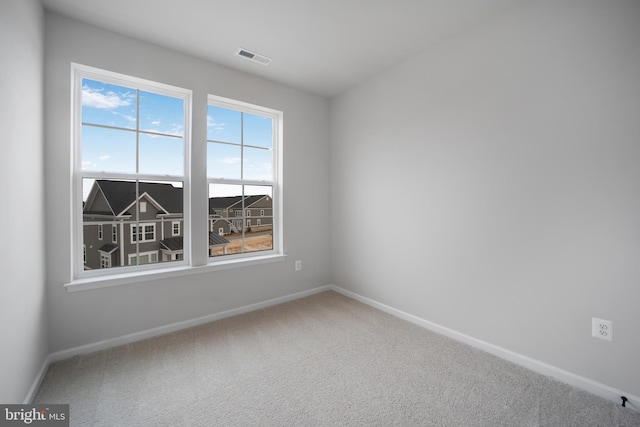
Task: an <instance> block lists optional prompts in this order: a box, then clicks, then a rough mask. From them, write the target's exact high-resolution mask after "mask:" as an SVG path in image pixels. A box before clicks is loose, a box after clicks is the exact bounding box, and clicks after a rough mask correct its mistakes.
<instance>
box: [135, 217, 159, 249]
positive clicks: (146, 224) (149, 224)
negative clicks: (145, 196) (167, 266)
mask: <svg viewBox="0 0 640 427" xmlns="http://www.w3.org/2000/svg"><path fill="white" fill-rule="evenodd" d="M146 227H153V239H147V238H146V237H147V230H146ZM139 228H142V239H141V240H134V239H133V238H134V236H136V234H137V235H138V236H140V231H139V230H138V229H139ZM134 230H135V231H134ZM129 235H130V238H131V241H130V243H131V244H132V245H135V244H136V243H150V242H155V241H157V240H158V234H157V231H156V223H155V222H149V221H145V222H138V223H136V224H129Z"/></svg>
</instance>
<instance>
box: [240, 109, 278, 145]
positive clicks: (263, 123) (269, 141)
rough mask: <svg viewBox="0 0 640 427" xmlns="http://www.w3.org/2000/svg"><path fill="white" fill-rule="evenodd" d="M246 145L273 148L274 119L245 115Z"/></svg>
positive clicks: (244, 135) (244, 136)
mask: <svg viewBox="0 0 640 427" xmlns="http://www.w3.org/2000/svg"><path fill="white" fill-rule="evenodd" d="M243 120H244V123H243V125H244V134H243V138H244V145H253V146H256V147H264V148H271V147H272V146H273V119H271V118H270V117H262V116H256V115H253V114H246V113H245V114H244V118H243Z"/></svg>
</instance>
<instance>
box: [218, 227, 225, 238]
mask: <svg viewBox="0 0 640 427" xmlns="http://www.w3.org/2000/svg"><path fill="white" fill-rule="evenodd" d="M218 236H224V228H222V227H220V228H218Z"/></svg>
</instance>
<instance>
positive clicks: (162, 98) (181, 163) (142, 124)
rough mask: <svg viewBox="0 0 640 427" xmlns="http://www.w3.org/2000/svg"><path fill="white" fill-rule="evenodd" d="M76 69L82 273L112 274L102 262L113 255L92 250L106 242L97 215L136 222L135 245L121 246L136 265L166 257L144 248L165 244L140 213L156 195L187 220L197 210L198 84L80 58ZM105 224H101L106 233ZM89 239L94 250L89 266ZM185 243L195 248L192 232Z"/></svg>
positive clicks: (78, 274) (77, 269)
mask: <svg viewBox="0 0 640 427" xmlns="http://www.w3.org/2000/svg"><path fill="white" fill-rule="evenodd" d="M72 73H73V102H72V104H73V127H72V135H73V138H72V140H73V152H74V162H73V177H74V179H75V180H76V183H75V185H74V188H75V192H74V194H73V200H74V205H75V210H74V213H73V218H74V224H75V226H74V229H73V230H74V239H73V241H74V257H73V259H74V278H84V277H93V276H104V275H106V274H110V273H109V272H106V271H97V270H99V268H98V267H101V268H103V269H105V268H106V269H112V270H113V269H114V267H113V266H112V263H111V260H110V258H109V262H107V261H106V259H105V258H104V257H102V256H97V254H92V253H91V251H97V250H98V249H99V248H100V247H102V246H103V245H100V244H97V242H95V241H92V236H91V234H90V233H88V231H89V228H88V227H89V225H90V224H92V223H93V224H95V223H96V222H102V223H105V224H108V223H110V222H112V223H114V224H115V223H118V224H121V226H124V227H127V226H128V227H129V229H130V233H131V234H130V241H131V245H128V244H127V245H122V246H121V248H120V250H122V251H123V253H122V254H121V256H124V255H126V256H127V257H128V259H131V257H133V259H135V260H136V261H135V262H133V263H131V262H130V263H129V264H130V265H141V264H149V263H154V262H158V257H157V253H156V255H155V258H154V256H153V255H151V254H150V253H147V252H144V253H145V257H143V256H142V253H141V250H144V251H148V250H149V248H150V246H149V245H150V244H152V242H155V244H156V245H158V249H159V245H160V242H159V239H157V235H156V224H155V223H149V222H148V221H147V222H142V221H141V218H140V214H143V213H145V212H147V213H148V211H149V209H148V208H149V206H148V203H149V202H148V200H153V201H154V208H157V210H158V213H159V214H164V215H180V216H181V217H182V218H181V221H180V222H182V221H188V218H189V217H190V216H189V212H190V206H188V204H187V203H186V200H187V192H186V191H183V189H185V188H187V187H188V185H189V164H190V162H189V161H188V160H189V158H190V155H191V154H190V153H191V150H190V135H189V129H190V128H191V125H190V108H191V91H190V90H186V89H181V88H177V87H173V86H169V85H165V84H162V83H156V82H152V81H148V80H143V79H139V78H136V77H130V76H126V75H122V74H117V73H113V72H109V71H104V70H99V69H96V68H93V67H87V66H82V65H77V64H72ZM203 178H204V177H201V178H200V179H203ZM156 202H157V204H156ZM154 212H155V210H154ZM174 217H175V216H174ZM180 227H181V228H182V225H180ZM185 227H187V224H186V223H185ZM102 231H103V230H102V225H100V226H99V227H98V240H101V239H102V237H103V233H102ZM93 236H94V237H93V239H95V238H96V237H95V234H94V235H93ZM121 239H123V238H121ZM112 242H113V243H116V242H117V227H116V226H115V225H114V226H113V227H112ZM121 243H122V242H121ZM141 243H147V245H145V247H144V248H141V247H140V244H141ZM80 245H83V246H80ZM84 245H86V247H87V251H88V252H89V253H88V254H87V256H86V259H87V261H88V264H87V265H84V266H83V263H82V262H81V261H82V260H83V259H84V253H83V252H81V250H82V249H81V248H82V247H84ZM184 248H185V249H184V250H185V251H187V252H188V251H189V249H190V239H189V236H185V241H184ZM187 258H188V257H187ZM125 259H127V258H125ZM138 261H140V262H138ZM91 262H99V265H89V264H90V263H91ZM182 262H183V263H185V262H184V261H182ZM117 268H123V267H117ZM156 268H157V267H156ZM94 269H96V270H94ZM90 270H92V271H90Z"/></svg>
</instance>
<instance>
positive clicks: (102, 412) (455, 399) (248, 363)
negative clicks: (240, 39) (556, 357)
mask: <svg viewBox="0 0 640 427" xmlns="http://www.w3.org/2000/svg"><path fill="white" fill-rule="evenodd" d="M35 403H68V404H69V405H70V420H71V425H72V426H218V425H219V426H378V425H380V426H386V425H397V426H640V413H637V412H634V411H633V410H630V409H629V408H623V407H622V406H621V405H617V404H615V403H613V402H609V401H606V400H604V399H601V398H599V397H596V396H593V395H591V394H589V393H585V392H583V391H580V390H578V389H576V388H573V387H571V386H569V385H566V384H563V383H561V382H558V381H556V380H554V379H552V378H548V377H545V376H543V375H540V374H537V373H534V372H532V371H530V370H527V369H525V368H523V367H521V366H518V365H515V364H513V363H511V362H508V361H505V360H502V359H500V358H498V357H495V356H493V355H490V354H488V353H485V352H483V351H480V350H478V349H475V348H473V347H470V346H468V345H466V344H462V343H460V342H457V341H454V340H452V339H449V338H447V337H444V336H441V335H438V334H435V333H433V332H431V331H428V330H426V329H423V328H420V327H418V326H416V325H413V324H411V323H408V322H405V321H403V320H401V319H398V318H395V317H393V316H391V315H388V314H386V313H383V312H380V311H378V310H375V309H373V308H371V307H369V306H367V305H365V304H362V303H359V302H357V301H354V300H352V299H350V298H347V297H345V296H342V295H340V294H337V293H335V292H324V293H321V294H317V295H313V296H310V297H307V298H303V299H300V300H296V301H292V302H288V303H285V304H281V305H277V306H274V307H270V308H266V309H262V310H258V311H254V312H251V313H247V314H243V315H240V316H235V317H230V318H226V319H222V320H219V321H216V322H212V323H209V324H206V325H201V326H198V327H194V328H190V329H186V330H182V331H179V332H175V333H171V334H167V335H163V336H159V337H155V338H151V339H147V340H144V341H139V342H136V343H132V344H128V345H124V346H120V347H115V348H111V349H108V350H104V351H101V352H96V353H92V354H87V355H82V356H77V357H74V358H72V359H69V360H64V361H61V362H57V363H53V364H52V365H51V366H50V367H49V369H48V371H47V374H46V376H45V378H44V380H43V383H42V385H41V387H40V389H39V391H38V393H37V395H36V397H35Z"/></svg>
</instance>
